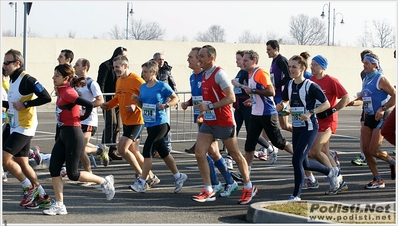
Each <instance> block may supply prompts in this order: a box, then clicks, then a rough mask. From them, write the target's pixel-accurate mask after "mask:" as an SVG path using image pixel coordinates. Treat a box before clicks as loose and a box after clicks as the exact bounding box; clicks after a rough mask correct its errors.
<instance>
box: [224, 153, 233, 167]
mask: <svg viewBox="0 0 398 226" xmlns="http://www.w3.org/2000/svg"><path fill="white" fill-rule="evenodd" d="M225 163H226V164H227V168H228V169H229V170H233V169H234V164H233V160H232V159H231V157H230V156H227V157H226V158H225Z"/></svg>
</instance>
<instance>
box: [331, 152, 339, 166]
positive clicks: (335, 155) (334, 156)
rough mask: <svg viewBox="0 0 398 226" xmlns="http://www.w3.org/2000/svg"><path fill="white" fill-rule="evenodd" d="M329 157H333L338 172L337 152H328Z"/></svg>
mask: <svg viewBox="0 0 398 226" xmlns="http://www.w3.org/2000/svg"><path fill="white" fill-rule="evenodd" d="M330 156H332V157H333V159H334V162H335V163H336V166H337V167H338V168H339V170H340V160H339V155H338V154H337V151H330Z"/></svg>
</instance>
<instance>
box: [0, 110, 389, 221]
mask: <svg viewBox="0 0 398 226" xmlns="http://www.w3.org/2000/svg"><path fill="white" fill-rule="evenodd" d="M174 113H175V112H174ZM174 113H173V114H172V118H173V119H172V120H175V121H179V122H181V120H176V115H175V114H174ZM359 114H360V108H347V109H344V110H342V111H341V112H340V119H339V120H340V121H339V128H338V131H337V134H336V135H333V137H332V138H331V144H330V146H331V149H332V150H336V151H337V152H338V153H339V157H340V162H341V168H342V173H343V176H344V179H345V181H346V182H347V184H348V186H349V189H348V190H347V191H345V192H343V193H340V194H337V195H331V196H328V195H325V194H324V192H325V190H327V189H328V187H329V185H328V182H327V179H326V177H325V176H323V175H321V174H319V173H315V176H316V177H317V179H318V181H319V183H320V188H319V189H317V190H304V191H303V193H302V196H301V198H302V199H303V200H323V201H336V202H361V203H362V202H367V203H378V202H391V201H394V200H395V201H396V182H395V181H393V180H391V179H390V169H389V166H388V164H387V163H385V162H382V161H380V160H378V161H377V162H378V167H379V171H380V174H381V175H382V177H383V178H384V180H385V183H386V188H384V189H376V190H365V189H364V185H365V184H366V183H368V182H369V181H370V180H372V175H371V173H370V170H369V168H368V167H367V166H354V165H352V164H351V160H352V159H353V158H354V157H355V156H356V155H357V154H358V153H359V129H360V124H359ZM100 118H101V119H102V117H101V116H100ZM100 121H101V122H102V120H100ZM188 126H191V125H190V123H189V122H186V123H185V124H184V123H181V124H180V126H179V129H183V128H184V127H188ZM101 128H102V125H100V129H99V131H100V132H101V131H102V130H101ZM54 132H55V117H54V112H53V111H51V112H40V114H39V126H38V129H37V133H36V136H35V137H34V138H33V139H32V146H34V145H39V146H40V148H41V151H42V152H44V153H50V152H51V150H52V146H53V145H54ZM283 135H284V136H285V137H286V139H288V140H291V134H290V133H288V132H285V131H284V132H283ZM245 136H246V132H245V129H244V128H243V129H242V130H241V132H240V139H239V146H240V148H241V150H242V151H243V146H244V140H245V139H244V137H245ZM99 137H101V136H99ZM95 139H96V137H94V138H93V143H96V142H97V141H96V140H95ZM72 142H73V141H72ZM192 144H193V142H176V143H173V152H172V155H173V157H174V158H175V160H176V163H177V166H178V168H179V170H180V171H181V172H184V173H186V174H187V175H188V177H189V178H188V180H187V181H186V183H185V186H184V188H183V189H182V190H181V191H180V192H179V193H177V194H174V193H173V188H174V184H173V178H172V175H171V172H170V171H169V170H168V168H167V167H166V166H165V164H164V162H163V161H162V160H161V159H155V160H154V165H153V172H155V173H156V175H157V176H158V177H159V178H160V179H161V183H160V184H159V185H157V186H156V187H154V188H152V189H151V190H147V192H146V193H145V194H141V193H135V192H134V191H131V190H130V189H129V188H128V186H129V185H130V184H132V183H133V178H134V171H133V170H132V168H131V167H130V166H128V165H127V164H126V162H125V161H124V160H120V161H112V162H111V163H110V165H109V166H108V167H103V166H102V165H99V166H98V167H97V168H94V169H93V172H94V173H95V174H97V175H100V176H106V175H108V174H113V175H114V177H115V187H116V195H115V197H114V199H113V200H111V201H107V200H106V198H105V194H103V193H102V192H101V190H99V186H90V187H82V186H78V185H76V182H73V181H70V180H69V179H67V178H65V179H64V182H65V187H64V203H65V205H66V207H67V210H68V214H67V215H63V216H45V215H43V214H42V210H40V209H37V210H28V209H25V208H22V207H20V206H19V202H20V201H21V199H22V190H21V185H20V183H19V182H18V181H17V180H16V179H15V178H13V177H12V176H11V175H9V179H8V182H6V183H3V187H2V188H3V190H2V192H3V196H2V203H3V205H2V222H3V224H4V225H6V224H7V225H13V224H19V225H25V224H40V225H43V224H51V225H53V224H183V223H184V224H243V223H247V221H246V219H245V216H246V213H247V210H248V205H239V204H238V203H237V200H238V199H239V198H240V195H241V190H242V187H243V185H241V184H240V189H239V190H238V191H236V192H235V193H233V194H232V196H231V197H229V198H217V200H216V201H215V202H206V203H197V202H194V201H192V200H191V197H192V195H196V194H198V193H199V192H200V191H201V189H202V180H201V178H200V175H199V172H198V169H197V166H196V160H195V157H194V155H193V154H187V153H185V152H184V149H186V148H189V147H191V145H192ZM220 146H221V145H220ZM382 149H385V150H387V151H388V153H390V154H391V152H392V150H394V149H395V147H393V146H391V145H390V144H389V143H388V142H387V141H384V142H383V145H382ZM391 155H392V154H391ZM235 170H236V166H235ZM36 172H37V174H38V177H39V180H40V182H41V183H42V185H43V187H44V188H45V190H46V191H47V193H48V194H49V195H50V196H52V198H53V197H54V193H53V190H52V185H51V178H50V175H49V172H48V170H46V169H38V170H37V171H36ZM219 178H220V180H221V181H222V182H224V180H223V178H222V176H221V175H219ZM251 180H252V182H253V184H254V185H256V186H257V187H258V189H259V192H258V194H257V195H256V196H255V197H254V199H253V201H252V202H264V201H275V200H286V199H287V198H288V197H289V196H290V195H291V193H292V192H293V186H294V182H293V168H292V165H291V155H290V154H288V153H286V152H284V151H280V152H279V156H278V161H277V162H276V163H275V164H274V165H270V164H269V162H268V161H260V160H257V159H256V160H255V161H254V164H253V168H252V173H251Z"/></svg>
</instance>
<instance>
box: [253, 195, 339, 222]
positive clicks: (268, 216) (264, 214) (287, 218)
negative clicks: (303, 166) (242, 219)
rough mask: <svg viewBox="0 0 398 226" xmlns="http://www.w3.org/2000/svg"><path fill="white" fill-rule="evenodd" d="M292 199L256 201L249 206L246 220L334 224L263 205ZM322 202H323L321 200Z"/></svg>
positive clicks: (286, 201)
mask: <svg viewBox="0 0 398 226" xmlns="http://www.w3.org/2000/svg"><path fill="white" fill-rule="evenodd" d="M303 201H304V202H312V203H313V202H319V201H313V200H303ZM288 202H292V201H288V200H281V201H268V202H256V203H252V204H251V205H250V206H249V209H248V211H247V214H246V220H247V221H248V222H250V223H279V224H336V222H331V221H319V220H317V221H315V220H309V219H308V218H307V217H303V216H298V215H294V214H289V213H283V212H278V211H274V210H269V209H266V208H264V207H266V206H269V205H275V204H284V203H288ZM322 203H325V202H323V201H322Z"/></svg>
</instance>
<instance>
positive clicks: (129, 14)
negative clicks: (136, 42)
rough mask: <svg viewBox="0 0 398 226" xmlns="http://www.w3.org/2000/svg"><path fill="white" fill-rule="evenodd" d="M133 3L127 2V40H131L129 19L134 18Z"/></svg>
mask: <svg viewBox="0 0 398 226" xmlns="http://www.w3.org/2000/svg"><path fill="white" fill-rule="evenodd" d="M130 4H131V8H130ZM133 13H134V12H133V3H130V2H127V16H126V18H127V19H126V20H127V22H126V40H128V39H129V17H130V16H133Z"/></svg>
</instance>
